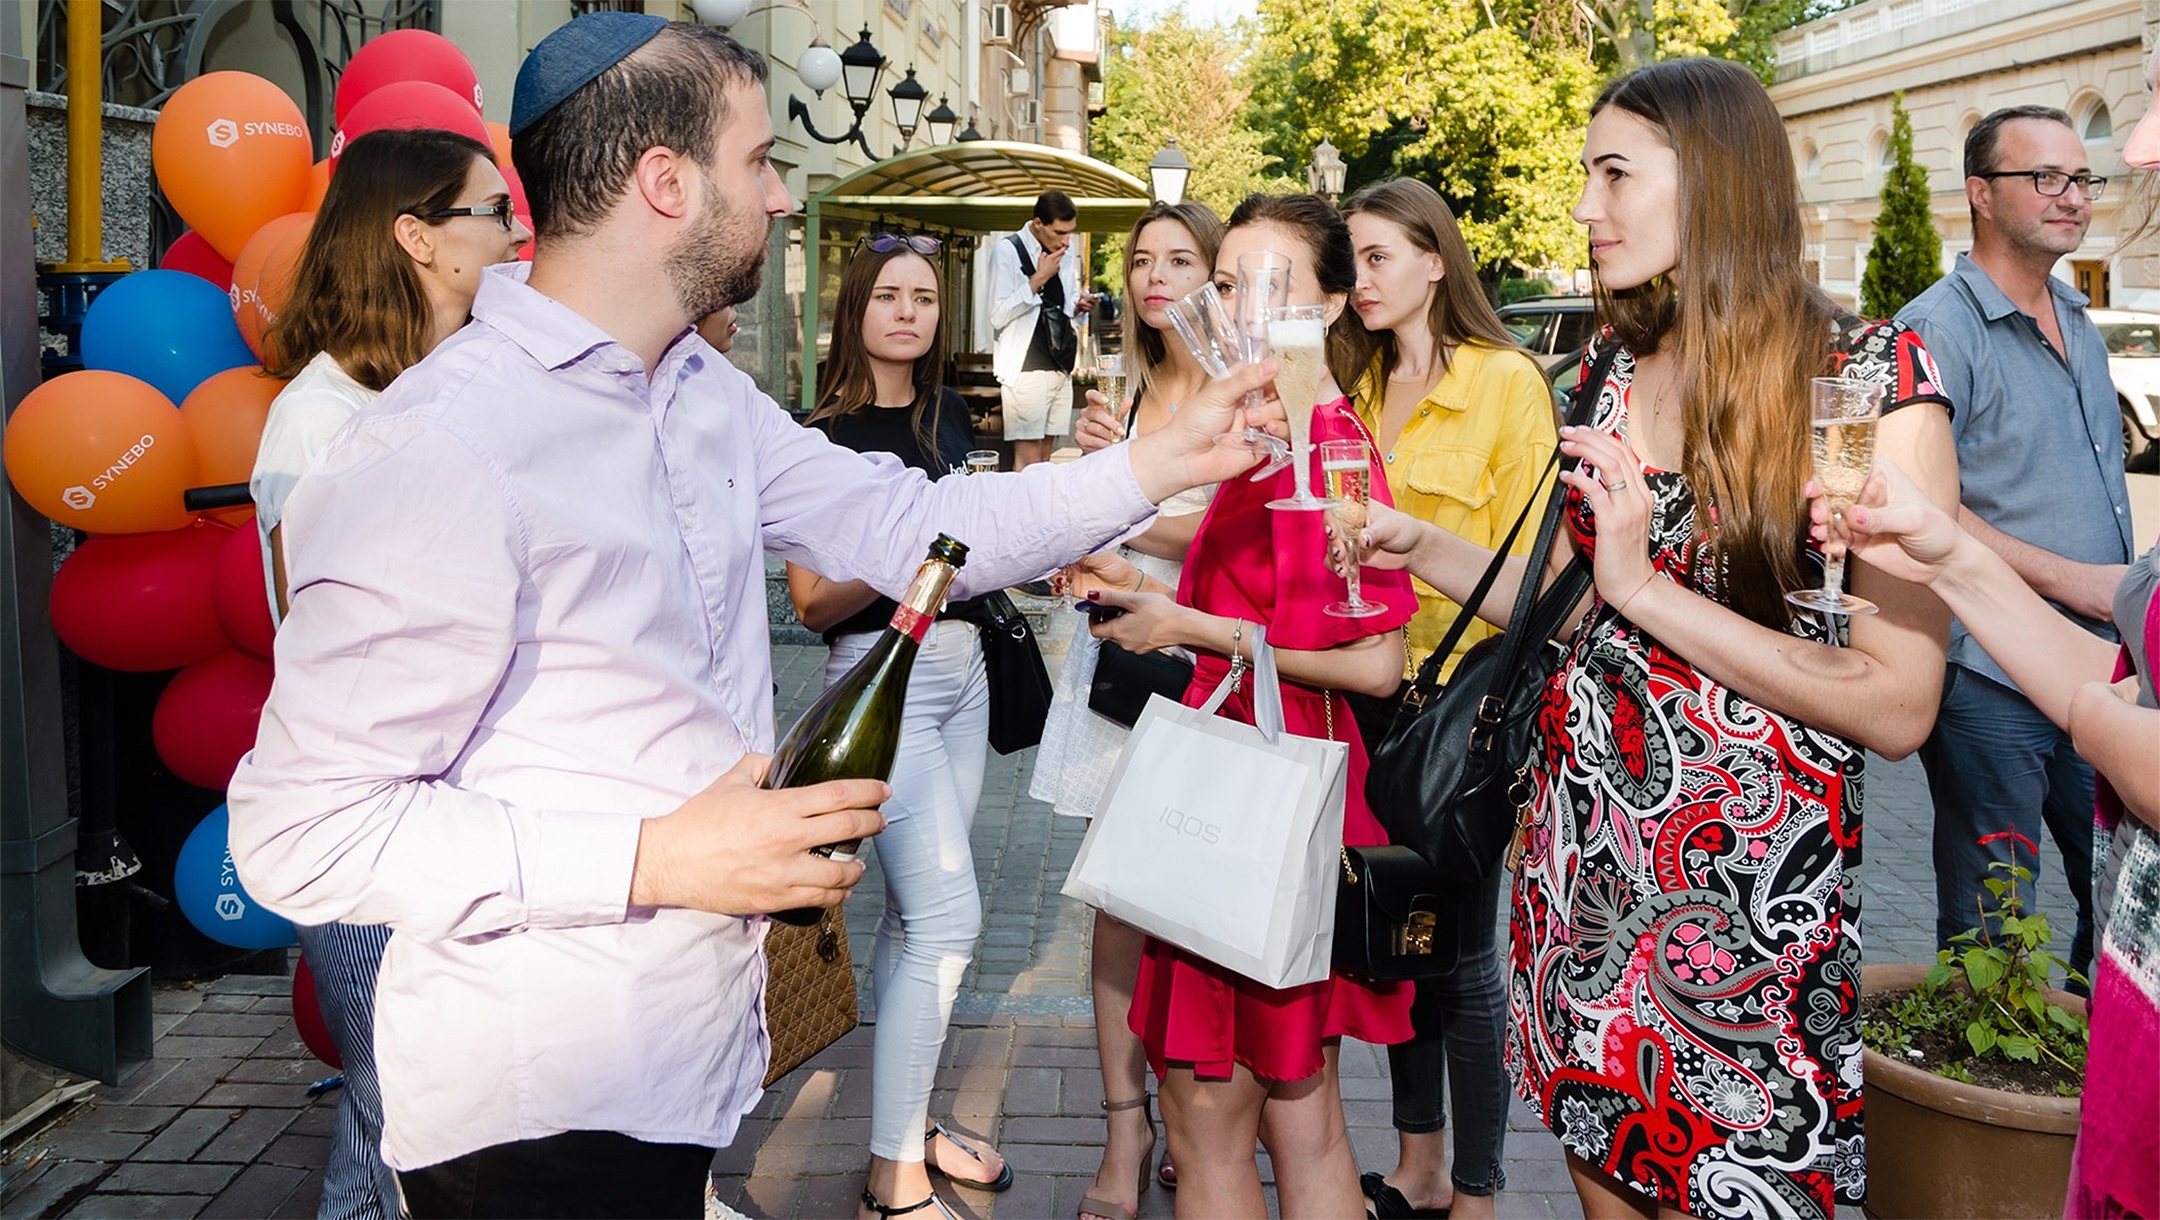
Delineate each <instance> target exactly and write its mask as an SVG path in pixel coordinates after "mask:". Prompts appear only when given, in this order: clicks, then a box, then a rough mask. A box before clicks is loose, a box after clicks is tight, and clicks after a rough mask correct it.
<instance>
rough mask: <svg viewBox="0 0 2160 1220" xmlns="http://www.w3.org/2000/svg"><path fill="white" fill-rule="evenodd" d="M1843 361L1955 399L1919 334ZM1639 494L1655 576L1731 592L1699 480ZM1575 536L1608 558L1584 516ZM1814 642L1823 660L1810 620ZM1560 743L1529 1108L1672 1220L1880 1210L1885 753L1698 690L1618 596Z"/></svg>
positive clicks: (1574, 647) (1541, 844)
mask: <svg viewBox="0 0 2160 1220" xmlns="http://www.w3.org/2000/svg"><path fill="white" fill-rule="evenodd" d="M1602 341H1609V339H1607V340H1602ZM1833 350H1836V351H1841V352H1843V353H1844V357H1843V359H1842V360H1841V364H1842V371H1843V373H1844V375H1846V376H1858V377H1865V378H1868V379H1871V380H1875V381H1877V382H1880V383H1881V384H1882V385H1883V387H1884V395H1883V410H1884V413H1885V414H1887V413H1888V412H1890V411H1892V410H1895V409H1898V408H1902V407H1905V406H1907V405H1910V404H1912V403H1915V402H1923V401H1931V402H1943V401H1944V400H1943V398H1942V396H1941V395H1940V393H1939V392H1938V391H1937V389H1936V376H1935V370H1934V367H1933V365H1932V364H1931V362H1930V361H1929V360H1928V357H1927V353H1926V352H1925V351H1924V350H1923V349H1922V348H1921V346H1920V343H1919V340H1918V339H1917V338H1915V337H1914V336H1913V335H1912V333H1911V332H1909V331H1907V330H1905V329H1903V328H1902V327H1899V326H1897V325H1895V324H1892V323H1884V324H1876V325H1862V324H1859V323H1857V321H1856V320H1852V319H1847V320H1846V322H1845V324H1844V325H1843V326H1841V328H1840V333H1839V336H1838V344H1837V346H1835V347H1834V348H1833ZM1634 371H1635V361H1634V357H1633V355H1632V354H1631V353H1629V352H1628V351H1626V350H1625V349H1623V350H1621V351H1620V352H1619V353H1618V354H1617V358H1616V359H1615V360H1614V362H1613V366H1612V372H1611V375H1610V377H1609V378H1608V380H1607V381H1606V383H1605V386H1604V387H1603V391H1602V393H1601V394H1600V396H1599V401H1598V403H1597V406H1596V408H1595V410H1594V411H1593V413H1592V417H1591V424H1592V426H1594V427H1597V428H1599V429H1602V430H1604V431H1606V432H1611V433H1617V434H1619V435H1622V436H1625V435H1626V433H1627V410H1628V402H1627V396H1628V386H1629V384H1630V382H1631V381H1632V380H1633V378H1634ZM1946 405H1947V404H1946ZM1643 477H1644V478H1645V479H1646V480H1647V482H1648V485H1649V487H1650V489H1651V492H1652V495H1653V497H1654V499H1655V504H1654V507H1653V509H1652V514H1651V521H1650V550H1651V562H1652V564H1653V566H1654V567H1655V568H1656V570H1657V571H1658V572H1660V573H1662V574H1664V575H1665V576H1666V577H1668V578H1671V579H1674V580H1677V581H1679V582H1681V583H1683V584H1688V585H1690V586H1692V587H1694V588H1697V589H1699V590H1703V591H1704V592H1706V593H1713V594H1714V592H1715V586H1716V578H1715V574H1714V573H1712V572H1707V571H1705V572H1697V571H1696V570H1695V568H1696V565H1695V562H1694V558H1695V557H1694V549H1695V532H1696V531H1695V513H1696V501H1695V499H1694V496H1693V495H1692V493H1691V492H1690V490H1689V487H1688V484H1687V480H1686V478H1685V477H1684V476H1683V475H1681V474H1679V473H1677V472H1673V471H1660V470H1645V471H1644V472H1643ZM1567 514H1568V515H1567V524H1568V526H1569V528H1570V531H1571V533H1572V534H1573V536H1574V540H1575V544H1576V546H1577V548H1578V549H1579V550H1580V551H1581V552H1582V554H1584V555H1585V556H1588V555H1590V554H1591V553H1592V552H1593V551H1594V549H1595V546H1596V542H1597V539H1596V535H1595V533H1594V525H1593V523H1592V521H1591V519H1590V516H1589V513H1588V509H1587V507H1586V506H1585V505H1584V503H1583V501H1582V498H1581V496H1580V494H1578V493H1570V495H1569V498H1568V502H1567ZM1809 555H1810V559H1811V563H1809V564H1804V565H1803V570H1813V571H1814V572H1815V573H1816V578H1817V579H1820V567H1819V565H1820V556H1819V554H1816V553H1814V552H1813V551H1810V552H1809ZM1793 632H1794V634H1796V635H1799V636H1801V637H1803V638H1807V639H1813V640H1823V639H1824V638H1825V636H1824V632H1823V627H1822V623H1821V620H1820V618H1818V617H1817V616H1814V615H1806V616H1804V617H1803V619H1802V620H1801V621H1797V622H1796V623H1795V624H1794V626H1793ZM1538 728H1539V732H1540V734H1541V737H1542V742H1541V744H1540V746H1539V749H1540V751H1541V753H1540V754H1539V756H1538V758H1539V762H1538V765H1536V766H1535V768H1534V772H1535V782H1534V791H1535V805H1534V807H1533V809H1532V812H1531V823H1530V842H1529V849H1528V851H1527V853H1526V854H1525V856H1524V858H1523V862H1522V867H1521V869H1520V871H1519V872H1518V874H1517V876H1516V880H1515V889H1514V897H1513V912H1512V919H1511V921H1510V922H1511V925H1512V929H1513V942H1512V946H1511V950H1510V967H1511V969H1510V979H1509V985H1508V992H1509V1008H1510V1018H1511V1020H1510V1029H1509V1039H1508V1067H1509V1070H1510V1073H1511V1074H1512V1075H1513V1076H1514V1078H1515V1080H1516V1082H1517V1087H1518V1088H1519V1089H1520V1090H1521V1091H1522V1094H1523V1097H1524V1099H1525V1100H1526V1101H1528V1102H1529V1103H1530V1106H1531V1108H1532V1109H1533V1110H1534V1111H1536V1112H1537V1114H1538V1115H1539V1116H1540V1117H1541V1118H1542V1119H1543V1120H1544V1122H1545V1124H1546V1126H1548V1127H1550V1128H1551V1129H1552V1131H1553V1133H1554V1134H1555V1135H1557V1136H1559V1137H1560V1141H1561V1142H1562V1143H1563V1144H1564V1145H1566V1146H1567V1148H1568V1149H1569V1150H1570V1151H1573V1152H1574V1153H1576V1154H1577V1155H1579V1156H1581V1157H1582V1158H1583V1159H1585V1160H1587V1161H1589V1162H1590V1163H1591V1164H1593V1165H1595V1166H1597V1167H1598V1168H1599V1169H1601V1170H1603V1171H1604V1172H1605V1173H1607V1174H1610V1175H1612V1176H1614V1177H1616V1178H1618V1179H1619V1180H1620V1181H1622V1182H1623V1183H1626V1184H1627V1185H1628V1186H1630V1187H1632V1188H1633V1189H1635V1190H1638V1191H1640V1192H1642V1193H1643V1194H1645V1195H1648V1196H1652V1197H1654V1198H1655V1199H1656V1200H1657V1202H1658V1203H1659V1204H1660V1205H1662V1206H1665V1207H1672V1208H1678V1209H1681V1210H1683V1211H1686V1212H1689V1213H1691V1214H1693V1215H1697V1216H1763V1217H1771V1216H1819V1217H1828V1216H1830V1215H1832V1214H1833V1213H1834V1212H1835V1210H1836V1206H1837V1203H1838V1202H1839V1201H1840V1200H1843V1201H1845V1202H1849V1203H1857V1202H1859V1201H1860V1199H1861V1198H1862V1197H1863V1195H1864V1191H1865V1183H1866V1160H1865V1152H1864V1145H1863V1142H1862V1136H1861V1121H1860V1118H1861V1116H1860V1102H1861V1092H1860V1085H1861V1080H1860V923H1859V892H1858V890H1857V889H1856V888H1854V887H1853V886H1852V884H1851V879H1850V877H1849V876H1848V873H1849V871H1850V870H1851V869H1852V868H1853V867H1854V866H1855V865H1857V864H1858V863H1859V860H1860V806H1861V800H1860V795H1861V767H1862V763H1863V762H1864V760H1865V758H1866V752H1865V751H1864V750H1863V749H1861V747H1859V746H1857V745H1855V744H1854V743H1852V742H1849V741H1846V740H1844V739H1843V738H1840V737H1837V736H1835V735H1833V734H1831V733H1828V732H1825V731H1822V730H1819V729H1815V728H1810V727H1809V726H1807V725H1804V724H1801V723H1799V722H1797V721H1795V720H1792V719H1790V718H1789V717H1786V716H1783V715H1780V714H1779V713H1776V712H1773V711H1771V710H1770V709H1768V708H1765V707H1763V706H1762V705H1760V704H1758V703H1755V702H1754V701H1753V700H1751V699H1749V698H1748V697H1747V696H1746V695H1743V694H1741V693H1739V692H1737V691H1733V690H1731V689H1728V688H1726V687H1724V686H1722V685H1720V684H1719V683H1718V682H1716V681H1715V680H1713V679H1712V678H1710V677H1708V676H1706V675H1704V674H1701V673H1699V672H1697V671H1696V670H1695V668H1694V667H1693V666H1692V665H1690V664H1689V663H1688V661H1687V659H1686V658H1685V657H1682V656H1680V655H1678V654H1676V653H1674V652H1672V651H1670V650H1668V649H1666V648H1665V647H1664V646H1663V645H1662V644H1660V643H1659V642H1658V641H1657V640H1656V639H1654V638H1652V637H1650V636H1648V635H1646V634H1645V633H1644V632H1643V631H1642V630H1641V629H1639V628H1637V627H1636V626H1635V625H1634V624H1633V623H1631V622H1629V621H1628V620H1627V619H1625V618H1622V617H1621V616H1619V615H1618V614H1616V613H1614V611H1613V610H1612V608H1611V607H1609V606H1607V605H1606V604H1605V603H1604V602H1603V600H1602V599H1600V600H1598V601H1597V602H1596V603H1595V604H1594V605H1593V607H1592V609H1591V612H1590V614H1589V615H1588V617H1586V618H1585V619H1584V621H1583V623H1582V625H1581V626H1580V627H1579V628H1578V629H1577V630H1576V633H1575V636H1574V639H1573V641H1572V643H1571V646H1570V650H1569V656H1568V660H1567V663H1566V664H1564V665H1563V666H1562V667H1561V668H1560V670H1559V672H1557V673H1556V674H1555V675H1554V676H1553V679H1552V681H1551V683H1550V685H1548V686H1547V688H1546V690H1545V699H1544V704H1543V708H1542V711H1541V713H1540V717H1539V721H1538Z"/></svg>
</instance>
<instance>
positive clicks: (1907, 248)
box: [1860, 93, 1942, 318]
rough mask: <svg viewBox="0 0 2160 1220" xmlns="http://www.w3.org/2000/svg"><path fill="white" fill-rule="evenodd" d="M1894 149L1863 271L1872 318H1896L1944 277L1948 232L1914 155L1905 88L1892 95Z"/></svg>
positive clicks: (1863, 298) (1864, 306)
mask: <svg viewBox="0 0 2160 1220" xmlns="http://www.w3.org/2000/svg"><path fill="white" fill-rule="evenodd" d="M1890 154H1891V158H1892V164H1891V166H1890V169H1889V171H1888V172H1887V173H1885V174H1884V175H1883V187H1882V211H1881V212H1878V213H1877V214H1876V216H1875V242H1874V244H1873V245H1871V246H1869V247H1868V261H1867V270H1866V271H1865V272H1863V273H1862V274H1861V276H1860V312H1861V313H1863V314H1866V315H1867V316H1868V317H1870V318H1887V317H1891V316H1892V315H1894V314H1896V313H1897V311H1898V310H1900V309H1902V308H1904V307H1905V302H1907V301H1910V300H1912V299H1913V298H1914V297H1916V296H1919V295H1920V292H1921V290H1922V289H1924V288H1926V287H1927V286H1928V285H1929V284H1932V283H1934V282H1935V281H1936V280H1939V279H1941V278H1942V234H1940V233H1938V232H1936V230H1935V216H1934V213H1933V211H1932V210H1931V209H1930V207H1929V203H1930V200H1931V199H1932V198H1933V192H1931V191H1929V190H1928V175H1927V168H1926V167H1925V166H1923V165H1920V164H1919V163H1918V162H1916V161H1914V160H1913V155H1912V119H1911V117H1910V116H1908V115H1907V114H1906V113H1905V95H1904V94H1903V93H1893V94H1891V95H1890Z"/></svg>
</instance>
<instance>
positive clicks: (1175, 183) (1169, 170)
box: [1147, 136, 1192, 203]
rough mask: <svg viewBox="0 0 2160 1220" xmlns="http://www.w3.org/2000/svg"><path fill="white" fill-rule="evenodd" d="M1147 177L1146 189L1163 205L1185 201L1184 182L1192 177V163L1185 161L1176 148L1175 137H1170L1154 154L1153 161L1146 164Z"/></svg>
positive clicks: (1182, 154) (1181, 152)
mask: <svg viewBox="0 0 2160 1220" xmlns="http://www.w3.org/2000/svg"><path fill="white" fill-rule="evenodd" d="M1147 176H1148V189H1149V190H1151V191H1152V192H1153V193H1154V195H1155V198H1156V199H1157V200H1159V201H1161V202H1163V203H1183V202H1184V201H1185V180H1186V179H1187V178H1190V177H1192V162H1190V161H1187V160H1186V159H1185V154H1184V152H1183V151H1181V150H1180V149H1179V148H1178V146H1177V137H1176V136H1172V137H1170V140H1169V142H1168V143H1166V144H1164V145H1163V146H1162V150H1161V151H1160V152H1158V153H1156V154H1155V159H1154V160H1153V161H1150V162H1148V165H1147Z"/></svg>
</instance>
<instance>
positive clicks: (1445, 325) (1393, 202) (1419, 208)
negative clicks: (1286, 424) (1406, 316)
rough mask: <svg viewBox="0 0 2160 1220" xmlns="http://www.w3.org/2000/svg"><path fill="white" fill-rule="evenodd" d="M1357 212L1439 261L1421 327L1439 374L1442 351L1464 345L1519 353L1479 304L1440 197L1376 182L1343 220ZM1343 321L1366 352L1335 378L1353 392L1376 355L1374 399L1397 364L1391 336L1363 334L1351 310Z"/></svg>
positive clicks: (1425, 189)
mask: <svg viewBox="0 0 2160 1220" xmlns="http://www.w3.org/2000/svg"><path fill="white" fill-rule="evenodd" d="M1360 212H1364V213H1367V214H1369V215H1372V216H1378V217H1379V218H1381V219H1382V220H1386V221H1391V222H1393V223H1394V225H1395V226H1396V227H1397V228H1399V229H1401V230H1402V231H1403V234H1404V235H1405V236H1407V237H1408V238H1409V239H1410V244H1411V245H1413V246H1416V247H1417V248H1418V249H1420V250H1423V251H1424V252H1425V253H1427V254H1437V255H1439V256H1440V266H1441V268H1442V269H1443V270H1444V271H1445V272H1446V274H1445V275H1443V276H1442V277H1441V279H1440V283H1439V284H1438V285H1436V291H1434V293H1433V299H1432V307H1431V309H1430V310H1428V311H1427V313H1426V317H1425V325H1426V328H1427V329H1428V330H1430V331H1431V332H1432V339H1433V354H1434V355H1436V356H1438V357H1439V358H1440V367H1441V368H1442V369H1445V368H1446V367H1447V361H1448V349H1450V348H1452V347H1454V346H1455V345H1456V344H1459V343H1463V342H1467V341H1470V340H1476V341H1477V342H1479V343H1482V344H1484V345H1486V346H1487V347H1493V348H1498V349H1500V350H1501V351H1520V350H1522V349H1521V348H1520V347H1519V346H1518V345H1517V344H1516V342H1515V336H1513V335H1511V334H1509V333H1508V329H1507V327H1506V326H1505V325H1503V324H1502V323H1501V321H1500V315H1499V314H1498V313H1495V312H1494V311H1493V307H1492V302H1491V301H1489V300H1487V299H1485V289H1484V287H1483V286H1482V285H1480V284H1479V283H1478V278H1477V263H1476V262H1475V261H1473V260H1472V259H1471V257H1470V245H1469V243H1467V242H1465V241H1464V240H1463V235H1462V228H1461V227H1460V226H1458V225H1457V224H1456V223H1455V213H1454V212H1452V211H1450V210H1449V209H1448V205H1447V200H1445V199H1442V198H1441V197H1440V192H1438V191H1436V190H1434V189H1432V188H1431V187H1429V186H1427V185H1425V184H1424V183H1422V182H1419V181H1418V180H1417V179H1415V178H1393V179H1390V180H1388V181H1386V182H1376V183H1374V184H1373V185H1371V186H1368V187H1366V188H1365V189H1364V190H1361V191H1359V192H1358V193H1357V194H1355V195H1352V196H1350V199H1349V201H1348V202H1346V203H1344V204H1343V207H1342V214H1343V217H1344V219H1345V220H1347V219H1348V218H1350V217H1352V216H1355V215H1357V214H1358V213H1360ZM1345 316H1346V317H1347V318H1348V319H1349V320H1350V325H1348V326H1346V327H1344V328H1343V329H1344V331H1345V332H1346V333H1347V334H1348V335H1349V336H1350V337H1352V338H1360V337H1362V339H1363V342H1364V344H1366V345H1368V346H1365V348H1364V351H1363V353H1362V355H1361V357H1360V358H1359V360H1358V363H1357V365H1356V367H1354V368H1349V369H1344V370H1343V371H1342V372H1340V373H1338V374H1336V376H1337V377H1338V379H1342V380H1344V381H1346V383H1347V384H1350V385H1351V386H1352V387H1353V392H1354V390H1355V387H1356V384H1357V383H1358V382H1359V381H1361V380H1363V378H1364V377H1365V374H1366V371H1367V369H1369V368H1370V367H1371V365H1372V358H1373V355H1374V353H1376V352H1377V353H1378V354H1379V356H1380V381H1381V383H1382V384H1381V386H1375V387H1373V390H1372V392H1373V393H1378V392H1380V390H1381V389H1382V387H1384V386H1385V384H1386V382H1387V379H1388V376H1389V375H1390V374H1392V373H1393V372H1394V371H1395V364H1396V361H1397V360H1398V359H1399V353H1398V351H1397V349H1396V344H1395V332H1394V331H1391V330H1381V331H1375V330H1371V329H1369V328H1368V327H1366V325H1365V319H1363V318H1361V317H1359V316H1358V312H1357V310H1355V309H1352V310H1347V311H1345Z"/></svg>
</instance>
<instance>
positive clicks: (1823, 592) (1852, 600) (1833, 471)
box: [1785, 377, 1882, 614]
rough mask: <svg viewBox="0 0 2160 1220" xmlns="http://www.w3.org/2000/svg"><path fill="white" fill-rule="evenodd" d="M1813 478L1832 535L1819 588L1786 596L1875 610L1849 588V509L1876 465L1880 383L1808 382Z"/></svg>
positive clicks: (1801, 602)
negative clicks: (1846, 539)
mask: <svg viewBox="0 0 2160 1220" xmlns="http://www.w3.org/2000/svg"><path fill="white" fill-rule="evenodd" d="M1808 392H1809V399H1810V401H1809V404H1808V405H1809V415H1810V420H1809V422H1810V424H1811V425H1812V427H1811V431H1812V432H1813V437H1812V441H1813V444H1812V446H1811V447H1812V449H1813V451H1814V458H1815V482H1816V484H1817V485H1818V486H1820V487H1821V488H1822V498H1823V501H1824V503H1826V504H1828V505H1829V507H1830V518H1831V522H1832V526H1833V528H1832V530H1831V537H1830V539H1829V540H1828V541H1826V542H1824V543H1823V583H1822V588H1820V589H1800V590H1796V591H1794V592H1791V593H1787V594H1786V595H1785V600H1786V601H1789V602H1791V603H1793V604H1794V605H1796V606H1805V607H1807V608H1808V609H1810V610H1817V611H1820V612H1822V613H1824V614H1873V613H1875V611H1876V605H1875V603H1873V602H1871V601H1868V600H1867V599H1865V598H1860V597H1854V596H1853V595H1852V594H1850V593H1847V592H1845V543H1844V541H1843V540H1842V539H1841V538H1839V537H1838V535H1839V534H1840V533H1842V532H1843V530H1844V525H1845V514H1846V512H1847V511H1848V510H1850V509H1851V508H1852V506H1853V501H1855V500H1857V499H1859V498H1860V491H1861V489H1862V488H1864V487H1866V486H1867V480H1868V473H1869V472H1870V471H1872V470H1873V469H1874V468H1875V425H1876V423H1877V421H1879V420H1881V418H1882V387H1881V386H1879V385H1876V384H1875V383H1874V382H1871V381H1862V380H1859V379H1858V378H1854V377H1817V378H1814V379H1813V380H1812V381H1811V382H1810V383H1809V385H1808Z"/></svg>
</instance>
